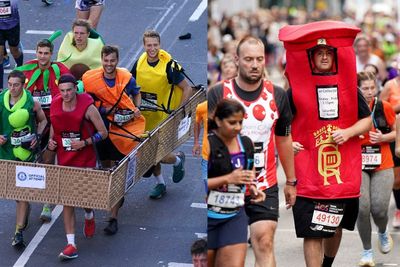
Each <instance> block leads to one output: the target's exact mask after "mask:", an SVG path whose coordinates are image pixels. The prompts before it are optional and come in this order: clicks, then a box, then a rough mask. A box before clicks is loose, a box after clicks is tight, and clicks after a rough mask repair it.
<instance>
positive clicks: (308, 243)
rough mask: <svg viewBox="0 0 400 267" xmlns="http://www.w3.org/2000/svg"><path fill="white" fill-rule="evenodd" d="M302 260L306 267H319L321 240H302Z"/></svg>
mask: <svg viewBox="0 0 400 267" xmlns="http://www.w3.org/2000/svg"><path fill="white" fill-rule="evenodd" d="M303 249H304V259H305V260H306V266H307V267H321V262H322V238H304V243H303Z"/></svg>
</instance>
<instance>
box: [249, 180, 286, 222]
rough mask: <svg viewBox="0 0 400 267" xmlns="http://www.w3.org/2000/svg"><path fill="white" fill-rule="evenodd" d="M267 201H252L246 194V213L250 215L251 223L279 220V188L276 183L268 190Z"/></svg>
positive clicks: (266, 191) (266, 193)
mask: <svg viewBox="0 0 400 267" xmlns="http://www.w3.org/2000/svg"><path fill="white" fill-rule="evenodd" d="M264 193H265V201H264V202H261V203H254V204H253V203H250V199H251V198H250V197H249V196H246V201H245V202H246V205H245V209H246V214H247V216H248V217H249V225H251V224H252V223H255V222H258V221H278V218H279V188H278V185H274V186H272V187H270V188H268V189H266V190H264Z"/></svg>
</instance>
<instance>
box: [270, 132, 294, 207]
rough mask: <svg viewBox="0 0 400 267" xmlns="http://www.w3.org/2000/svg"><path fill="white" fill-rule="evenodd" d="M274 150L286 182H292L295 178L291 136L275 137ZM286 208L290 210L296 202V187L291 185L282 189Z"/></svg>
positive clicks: (286, 185)
mask: <svg viewBox="0 0 400 267" xmlns="http://www.w3.org/2000/svg"><path fill="white" fill-rule="evenodd" d="M275 141H276V148H277V150H278V155H279V158H280V160H281V163H282V168H283V170H284V172H285V175H286V181H287V182H294V181H295V180H296V176H295V173H294V154H293V146H292V135H288V136H279V135H276V136H275ZM284 193H285V199H286V208H290V207H292V206H293V205H294V203H295V202H296V187H295V186H293V185H288V184H285V187H284Z"/></svg>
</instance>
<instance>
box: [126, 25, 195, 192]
mask: <svg viewBox="0 0 400 267" xmlns="http://www.w3.org/2000/svg"><path fill="white" fill-rule="evenodd" d="M143 46H144V49H145V52H144V53H143V54H142V55H141V56H140V58H139V59H138V60H137V61H136V62H135V64H134V65H133V68H132V70H131V73H132V75H133V77H134V78H135V79H136V82H137V83H138V85H140V87H141V90H140V92H141V94H142V104H141V106H140V107H141V109H142V114H143V115H144V116H145V118H146V130H148V131H151V130H153V129H154V128H156V127H157V126H158V125H159V124H160V123H161V122H162V121H163V120H164V119H166V118H167V117H168V115H169V113H170V111H172V110H175V109H177V108H178V107H179V106H181V105H182V104H184V103H185V102H186V101H187V100H188V99H189V98H190V96H191V93H192V88H191V87H190V85H189V83H188V82H187V81H186V79H185V77H184V75H183V74H182V72H180V71H179V70H180V68H181V67H180V66H179V65H178V64H177V63H176V62H175V61H173V60H172V56H171V55H170V54H169V53H168V52H166V51H164V50H162V49H160V34H159V33H158V32H156V31H153V30H148V31H146V32H145V33H144V34H143ZM161 163H166V164H173V165H174V169H173V175H172V180H173V181H174V182H175V183H178V182H180V181H181V180H182V179H183V177H184V175H185V169H184V163H185V154H184V153H183V152H181V151H179V152H177V153H176V154H175V153H170V154H168V155H167V156H166V157H165V158H164V159H163V160H162V161H161ZM152 174H153V175H154V176H155V178H156V180H157V185H156V186H155V187H154V189H153V190H152V191H151V192H150V198H153V199H158V198H161V197H162V196H163V195H164V194H165V193H166V186H165V181H164V178H163V176H162V174H161V164H160V163H158V164H157V165H156V166H155V167H154V168H153V169H152ZM150 175H151V174H150Z"/></svg>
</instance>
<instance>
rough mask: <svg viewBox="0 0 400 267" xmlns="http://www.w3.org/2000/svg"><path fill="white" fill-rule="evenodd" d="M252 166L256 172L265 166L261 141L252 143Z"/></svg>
mask: <svg viewBox="0 0 400 267" xmlns="http://www.w3.org/2000/svg"><path fill="white" fill-rule="evenodd" d="M254 167H256V171H257V172H258V171H260V169H261V168H264V167H265V154H264V147H263V143H262V142H255V143H254Z"/></svg>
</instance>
